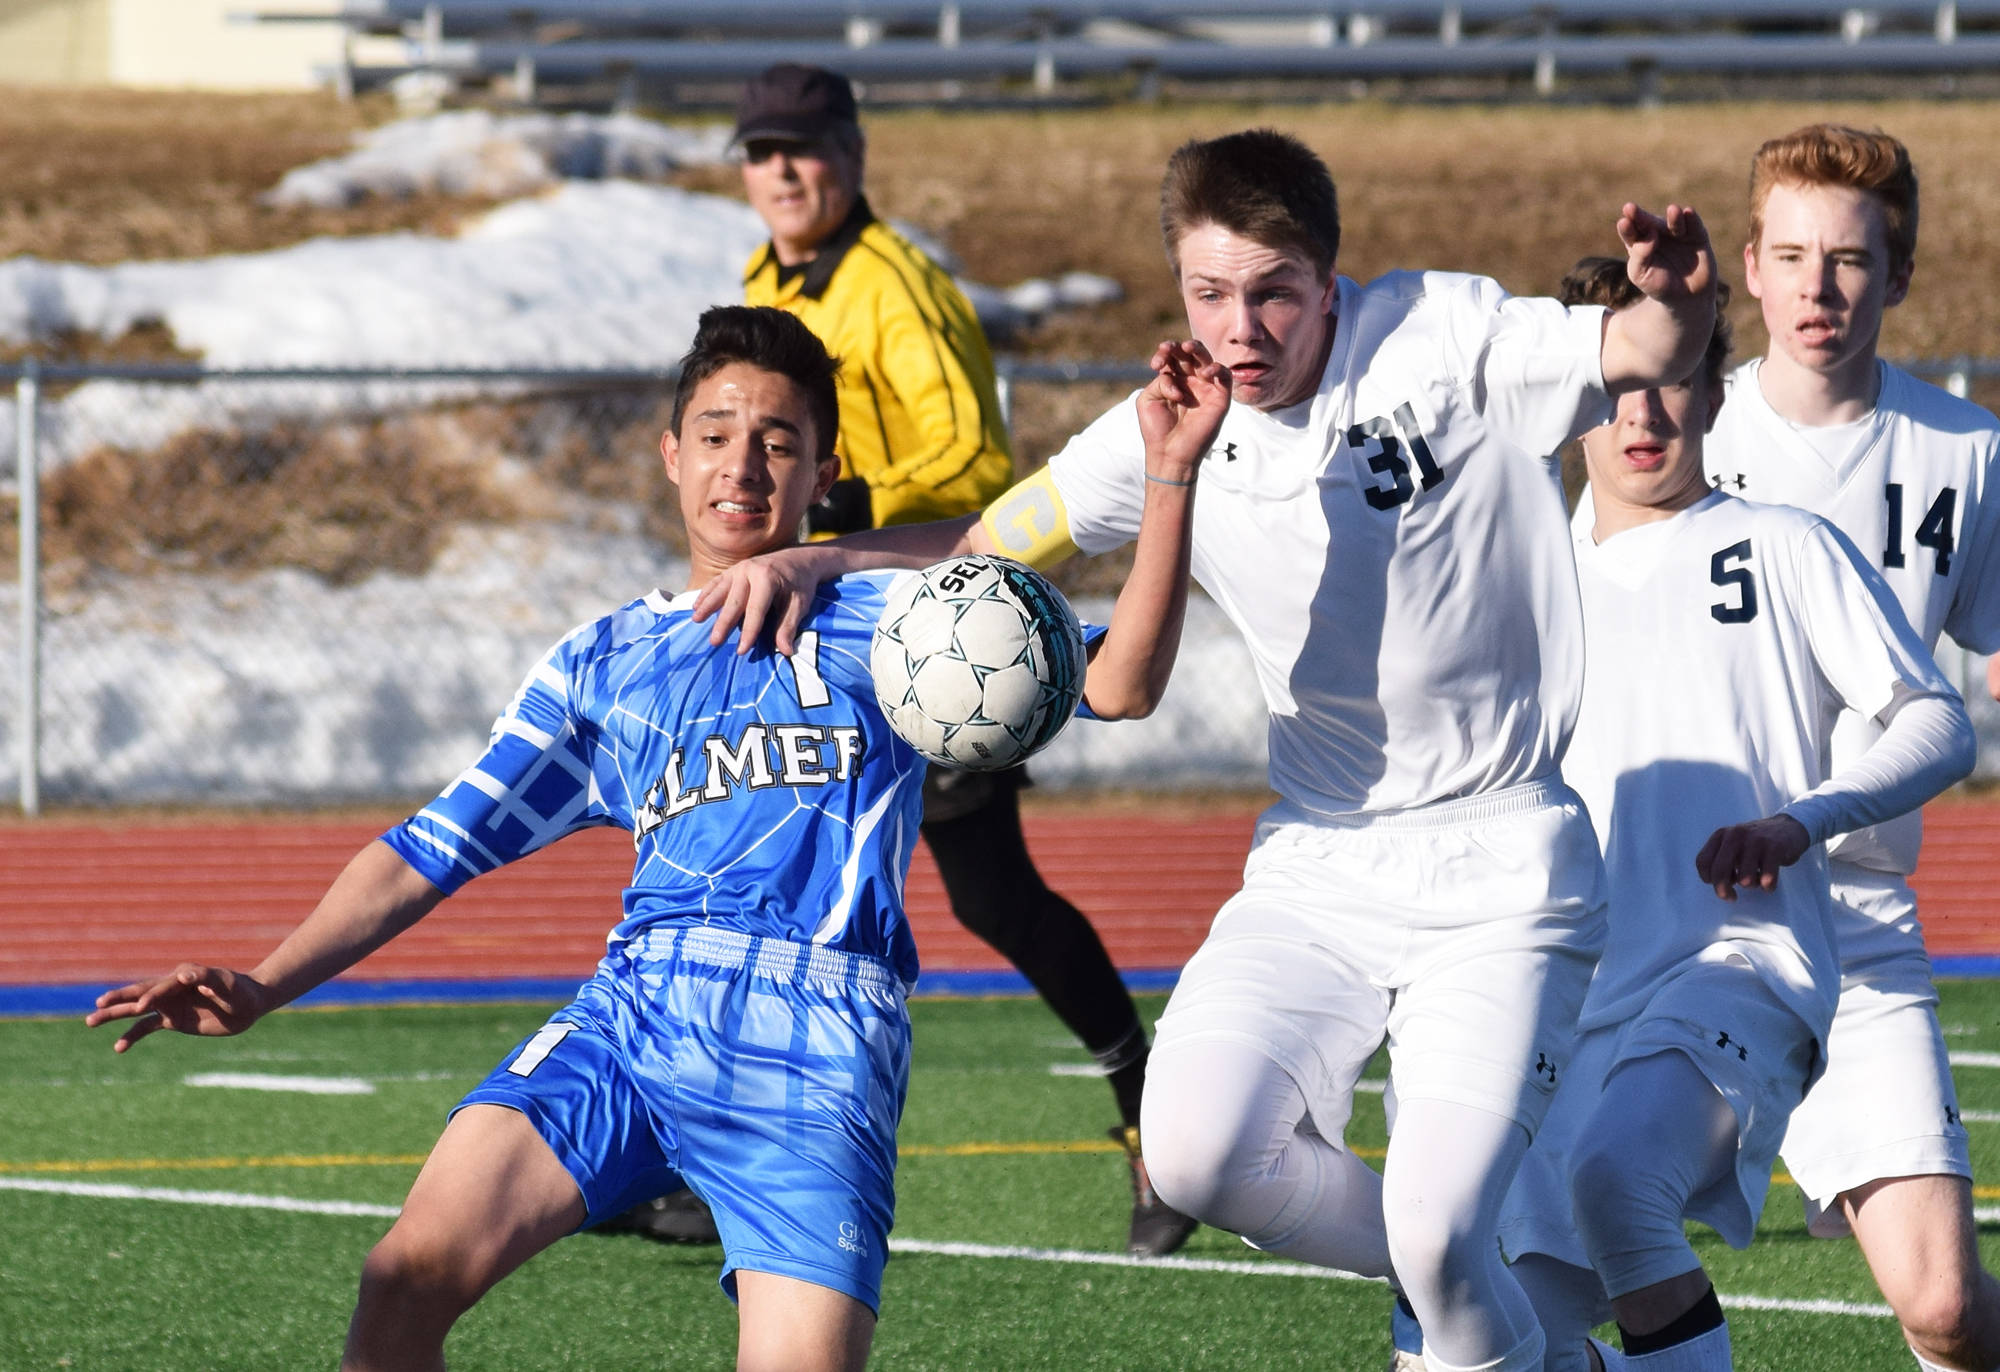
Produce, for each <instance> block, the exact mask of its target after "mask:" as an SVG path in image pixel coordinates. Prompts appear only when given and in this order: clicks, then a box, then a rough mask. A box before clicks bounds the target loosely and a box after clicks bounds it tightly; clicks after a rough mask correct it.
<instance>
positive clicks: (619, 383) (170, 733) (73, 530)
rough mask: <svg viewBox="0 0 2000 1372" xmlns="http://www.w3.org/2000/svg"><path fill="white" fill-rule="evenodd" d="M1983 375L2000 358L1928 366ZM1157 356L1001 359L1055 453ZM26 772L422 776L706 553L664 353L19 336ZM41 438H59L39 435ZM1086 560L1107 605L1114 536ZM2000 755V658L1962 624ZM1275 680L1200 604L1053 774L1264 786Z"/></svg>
mask: <svg viewBox="0 0 2000 1372" xmlns="http://www.w3.org/2000/svg"><path fill="white" fill-rule="evenodd" d="M1924 370H1925V371H1926V372H1927V373H1928V374H1930V375H1933V376H1935V377H1937V378H1939V379H1940V380H1943V381H1944V382H1945V383H1946V384H1948V385H1950V386H1951V387H1952V389H1954V390H1957V391H1958V392H1959V393H1961V394H1963V393H1965V392H1966V389H1967V387H1968V386H1969V385H1971V384H1973V383H1975V382H1977V381H1978V380H1980V379H1981V378H1982V377H2000V364H1984V363H1962V364H1956V365H1955V366H1946V365H1939V366H1931V367H1926V368H1925V369H1924ZM1145 375H1146V373H1145V370H1144V368H1143V367H1141V366H1138V365H1135V364H1096V365H1087V366H1062V365H1056V364H1027V363H1008V364H1005V365H1003V380H1004V389H1005V391H1006V397H1007V399H1008V401H1009V404H1010V418H1011V422H1012V424H1013V428H1014V431H1015V434H1016V438H1017V445H1016V446H1017V452H1018V453H1019V454H1020V456H1021V460H1022V463H1023V465H1024V466H1032V465H1035V464H1038V463H1039V462H1040V461H1042V460H1044V459H1045V458H1046V457H1047V455H1048V453H1049V452H1050V451H1052V450H1053V449H1054V448H1055V447H1056V446H1059V444H1060V443H1061V441H1062V440H1063V439H1064V438H1065V437H1067V435H1068V434H1070V433H1072V432H1074V431H1075V430H1076V429H1078V428H1080V427H1081V426H1082V425H1083V424H1084V423H1085V422H1087V421H1088V420H1089V419H1090V418H1091V417H1093V416H1094V415H1095V414H1096V413H1097V412H1099V411H1101V410H1102V409H1103V408H1104V407H1105V406H1106V405H1108V404H1109V403H1111V401H1112V400H1113V399H1114V398H1116V396H1117V395H1119V394H1121V393H1122V392H1123V391H1124V390H1125V389H1126V388H1128V387H1130V386H1131V385H1132V384H1134V382H1136V381H1137V380H1139V379H1141V378H1143V377H1144V376H1145ZM0 382H4V383H8V384H7V389H6V390H4V391H0V397H4V398H0V476H5V477H10V478H11V480H10V481H8V483H7V485H6V487H5V488H4V491H5V494H6V495H11V497H12V499H13V502H14V505H15V508H16V514H17V517H16V518H15V519H13V520H11V521H7V522H6V524H5V525H4V526H0V544H4V542H6V541H9V540H11V542H12V544H13V546H12V547H11V548H6V549H5V554H4V562H0V565H4V567H5V568H7V569H12V570H11V572H10V573H9V572H0V575H10V574H11V577H12V579H11V580H0V616H4V618H5V619H6V620H7V622H9V623H12V624H14V625H16V626H17V628H16V630H15V632H14V633H12V634H11V635H10V636H8V637H6V638H0V673H4V676H0V681H4V683H6V686H7V687H8V688H11V690H12V692H13V693H14V695H15V699H16V701H17V702H18V703H17V705H16V708H14V709H12V710H0V787H4V788H5V793H6V794H18V795H19V797H20V800H21V805H22V807H23V808H24V809H25V810H27V811H28V812H30V813H33V812H35V811H36V810H37V809H38V808H39V807H40V806H41V805H42V804H43V803H44V802H45V801H46V802H49V803H56V804H63V805H117V804H173V805H191V804H222V805H251V804H328V803H337V802H351V801H374V800H383V799H391V798H393V799H396V800H415V799H421V798H422V797H424V796H426V795H428V794H430V793H432V792H434V791H435V790H436V789H437V788H438V787H439V786H441V785H442V784H443V783H444V782H445V781H447V780H449V779H450V778H451V777H452V776H453V775H455V774H456V772H457V771H458V770H459V769H460V768H462V767H463V766H465V765H466V764H467V763H469V762H470V761H471V760H472V758H474V757H475V756H476V755H477V754H478V752H479V750H480V748H481V747H482V746H483V745H484V742H485V739H486V734H487V730H488V727H489V726H490V724H491V722H492V719H493V716H494V715H495V714H496V713H497V712H498V711H499V709H500V708H501V706H502V705H504V704H505V702H506V701H507V699H508V698H509V697H510V696H511V694H512V693H513V691H514V689H515V688H516V686H517V685H518V684H519V682H520V680H521V678H522V676H523V675H524V674H525V673H526V671H527V669H528V668H529V667H530V666H531V665H532V664H533V663H534V662H535V661H537V660H538V659H539V657H540V656H541V654H542V653H543V652H545V651H546V650H547V648H548V646H549V645H550V644H552V643H553V642H555V640H556V639H557V638H559V637H560V636H561V635H562V634H563V633H565V632H566V631H567V630H568V629H570V628H571V627H572V626H574V625H576V624H578V623H581V622H583V621H585V620H588V619H591V618H594V617H596V616H598V615H601V614H603V613H605V612H606V611H608V610H610V609H612V608H614V607H615V606H617V605H620V604H623V603H624V602H626V601H627V600H630V599H632V598H633V597H635V596H637V595H640V594H643V593H644V592H646V591H647V590H650V589H652V588H653V587H656V586H660V587H666V588H669V589H677V588H678V587H679V586H680V585H682V584H683V581H684V577H685V574H686V564H685V560H684V557H683V553H684V550H685V543H684V540H683V537H682V532H681V526H680V520H679V517H678V515H677V513H675V508H674V503H673V498H672V491H671V487H670V486H669V485H668V484H667V482H666V480H665V477H664V474H663V473H662V471H661V467H660V461H659V455H658V444H659V437H660V434H661V432H662V430H663V429H664V428H665V427H666V422H667V415H668V413H669V410H670V407H671V404H672V395H673V380H672V377H671V375H669V374H667V373H662V372H649V371H635V372H532V371H508V372H495V371H479V372H468V371H453V370H426V371H382V370H361V369H354V370H340V371H328V370H312V371H304V370H288V369H271V370H264V371H232V372H216V371H209V370H206V369H203V368H199V367H135V366H122V367H121V366H105V365H91V366H62V365H54V364H46V365H38V364H35V363H32V362H31V363H26V364H21V365H16V366H11V367H0ZM22 453H33V454H34V455H35V459H36V460H35V461H34V462H30V463H23V462H20V461H19V460H18V458H19V455H20V454H22ZM1076 562H1077V565H1075V566H1072V567H1067V568H1065V569H1064V570H1063V572H1062V573H1061V574H1060V579H1061V580H1062V581H1063V582H1064V584H1065V588H1066V589H1068V590H1070V591H1071V593H1072V594H1073V595H1074V596H1075V597H1076V598H1077V600H1078V604H1079V609H1080V610H1082V611H1083V612H1084V613H1085V615H1086V616H1090V617H1096V618H1099V619H1102V618H1103V617H1104V616H1106V615H1108V614H1109V611H1110V594H1111V593H1112V592H1113V591H1114V590H1115V588H1116V585H1117V583H1118V581H1119V579H1120V575H1121V569H1120V564H1118V563H1117V562H1116V561H1115V560H1113V561H1111V562H1110V564H1109V565H1108V566H1106V565H1103V564H1099V565H1097V566H1095V567H1093V566H1091V565H1089V564H1087V563H1086V562H1085V561H1084V560H1082V559H1078V560H1076ZM1945 660H1946V664H1947V667H1948V668H1950V669H1951V670H1952V671H1953V672H1954V675H1955V676H1956V677H1957V679H1959V680H1961V681H1964V682H1966V683H1967V684H1968V686H1969V687H1970V688H1971V689H1968V690H1967V697H1968V700H1969V701H1970V702H1971V703H1972V704H1973V706H1974V712H1975V719H1977V720H1978V721H1979V722H1980V725H1981V736H1982V739H1983V740H1984V741H1985V744H1986V747H1985V748H1984V749H1983V750H1982V751H1983V752H1985V753H1986V754H1987V756H1986V757H1984V758H1983V759H1982V762H1983V764H1984V765H1985V770H1988V771H1989V772H1992V771H1996V770H2000V765H1996V764H2000V710H1996V709H1995V708H1994V707H1993V706H1992V703H1991V702H1990V701H1988V700H1987V699H1986V697H1985V693H1984V690H1983V670H1984V662H1983V660H1981V659H1968V658H1965V657H1964V656H1963V655H1961V654H1957V653H1956V652H1955V650H1954V651H1951V652H1948V653H1947V654H1945ZM1263 769H1264V710H1263V704H1262V697H1261V694H1260V692H1259V690H1258V688H1257V685H1256V681H1255V678H1254V675H1253V672H1252V669H1251V666H1250V661H1249V656H1248V653H1247V652H1246V650H1245V649H1244V648H1243V645H1242V643H1241V641H1240V640H1239V639H1238V638H1237V637H1236V635H1235V633H1234V631H1233V630H1232V629H1231V628H1230V627H1229V626H1228V624H1227V623H1226V621H1225V620H1224V618H1223V616H1222V615H1221V613H1220V612H1219V611H1218V610H1217V609H1216V607H1215V606H1213V605H1212V604H1211V603H1209V602H1207V601H1206V600H1201V599H1197V601H1196V603H1195V604H1194V605H1193V606H1192V607H1191V610H1190V615H1189V621H1188V627H1187V633H1186V637H1185V642H1184V647H1183V651H1182V653H1181V657H1180V661H1179V664H1178V665H1177V667H1176V669H1175V676H1174V684H1173V686H1172V687H1171V689H1170V691H1169V693H1168V697H1167V700H1166V701H1165V703H1164V704H1163V706H1162V708H1161V710H1160V711H1159V712H1158V713H1157V714H1156V715H1154V716H1153V717H1152V718H1151V719H1148V720H1145V721H1141V722H1137V723H1129V724H1118V725H1103V724H1091V723H1081V724H1078V725H1077V726H1075V727H1073V728H1071V729H1070V730H1068V731H1067V732H1066V733H1065V734H1064V735H1063V737H1062V738H1061V739H1059V740H1058V741H1057V742H1056V743H1055V745H1053V747H1052V748H1051V749H1050V750H1049V751H1048V753H1046V754H1045V755H1044V756H1043V757H1042V758H1041V759H1040V760H1038V762H1037V764H1036V768H1035V770H1036V775H1037V777H1038V778H1040V779H1041V780H1042V781H1043V782H1044V783H1045V784H1049V785H1076V784H1090V785H1126V786H1143V787H1159V788H1166V787H1173V788H1190V787H1194V788H1203V787H1214V788H1237V787H1254V786H1257V785H1259V784H1260V783H1261V782H1262V779H1263Z"/></svg>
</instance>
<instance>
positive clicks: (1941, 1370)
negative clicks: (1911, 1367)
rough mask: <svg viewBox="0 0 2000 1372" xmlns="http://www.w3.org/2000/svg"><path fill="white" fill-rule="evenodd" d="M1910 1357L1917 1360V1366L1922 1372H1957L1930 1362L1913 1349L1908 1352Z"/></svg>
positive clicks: (1940, 1364)
mask: <svg viewBox="0 0 2000 1372" xmlns="http://www.w3.org/2000/svg"><path fill="white" fill-rule="evenodd" d="M1910 1356H1911V1357H1913V1358H1915V1359H1916V1360H1917V1366H1918V1367H1920V1368H1922V1369H1923V1372H1958V1369H1957V1368H1955V1367H1946V1366H1945V1365H1944V1364H1943V1363H1941V1362H1932V1361H1931V1360H1930V1359H1929V1358H1927V1357H1925V1356H1924V1355H1923V1354H1921V1353H1919V1352H1918V1351H1917V1350H1916V1349H1914V1348H1912V1349H1911V1350H1910Z"/></svg>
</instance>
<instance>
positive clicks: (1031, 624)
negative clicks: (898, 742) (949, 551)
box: [868, 554, 1084, 772]
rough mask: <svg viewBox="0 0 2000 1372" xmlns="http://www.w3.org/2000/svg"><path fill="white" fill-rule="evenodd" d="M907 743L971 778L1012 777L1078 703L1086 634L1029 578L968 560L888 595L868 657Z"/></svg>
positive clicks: (1013, 567) (983, 560) (935, 569)
mask: <svg viewBox="0 0 2000 1372" xmlns="http://www.w3.org/2000/svg"><path fill="white" fill-rule="evenodd" d="M868 666H869V670H870V671H871V672H872V673H873V674H874V677H875V699H876V702H877V703H878V704H879V705H881V707H882V713H883V714H884V715H887V716H888V718H889V726H890V727H891V728H893V729H894V730H895V731H896V732H897V733H898V734H899V735H901V736H902V738H903V741H904V742H906V743H908V744H909V745H910V746H911V747H912V748H915V749H916V750H917V751H918V752H919V753H921V754H923V755H924V756H925V757H927V758H929V759H930V760H931V761H932V762H939V763H943V764H944V765H945V766H947V767H959V768H964V769H966V770H968V771H976V772H991V771H998V770H999V769H1001V768H1003V767H1012V766H1014V765H1015V764H1017V763H1020V762H1024V761H1026V760H1027V758H1028V755H1029V754H1030V753H1033V752H1034V751H1036V750H1037V749H1039V748H1041V747H1042V746H1043V745H1044V744H1046V743H1047V742H1048V741H1049V740H1050V739H1052V738H1054V737H1055V736H1056V735H1057V734H1059V733H1061V732H1062V730H1063V726H1064V725H1066V724H1068V723H1069V721H1070V716H1071V715H1073V714H1075V713H1076V707H1077V702H1078V701H1079V700H1080V699H1081V698H1082V695H1083V673H1084V655H1083V630H1082V628H1081V627H1080V626H1079V625H1078V624H1077V622H1076V615H1075V614H1074V613H1073V612H1072V611H1071V610H1070V608H1069V602H1068V601H1066V600H1064V599H1063V597H1062V592H1060V591H1058V590H1057V589H1056V588H1055V587H1053V586H1051V585H1049V583H1048V582H1046V581H1044V580H1043V579H1042V578H1041V577H1040V576H1039V575H1037V574H1036V573H1035V572H1034V571H1033V570H1032V569H1031V568H1028V567H1025V566H1023V565H1021V564H1020V563H1018V562H1010V561H1009V560H1008V559H1006V558H1004V557H987V556H984V555H981V554H973V555H970V556H966V557H959V558H953V559H951V560H950V561H948V562H940V563H937V564H936V565H935V566H931V567H926V568H925V569H924V570H922V571H921V572H918V573H917V574H916V575H914V576H911V577H908V578H906V579H904V580H903V581H901V582H899V583H898V584H897V585H896V587H895V588H894V589H893V590H892V591H890V593H889V599H888V602H887V603H886V604H885V605H884V606H883V609H882V618H881V620H880V622H879V623H877V624H876V626H875V639H874V642H873V644H872V645H871V646H870V648H869V653H868Z"/></svg>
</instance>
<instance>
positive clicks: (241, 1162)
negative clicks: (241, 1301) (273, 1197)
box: [0, 1153, 429, 1173]
mask: <svg viewBox="0 0 2000 1372" xmlns="http://www.w3.org/2000/svg"><path fill="white" fill-rule="evenodd" d="M428 1156H429V1155H428V1154H425V1153H320V1154H297V1153H291V1154H280V1155H277V1156H275V1157H268V1158H84V1159H80V1160H79V1159H74V1158H63V1159H47V1160H42V1161H30V1162H5V1161H0V1172H15V1173H20V1172H70V1173H74V1172H226V1171H229V1170H231V1169H233V1168H237V1167H414V1166H418V1165H420V1164H421V1163H422V1162H423V1160H424V1159H425V1158H426V1157H428Z"/></svg>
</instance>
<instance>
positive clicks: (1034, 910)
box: [923, 768, 1139, 1056]
mask: <svg viewBox="0 0 2000 1372" xmlns="http://www.w3.org/2000/svg"><path fill="white" fill-rule="evenodd" d="M1024 780H1025V779H1024V778H1023V776H1022V774H1021V773H1020V772H1019V771H1018V770H1015V771H1008V772H958V773H951V772H945V771H943V770H942V769H939V768H932V769H931V777H930V781H929V783H928V784H927V785H926V786H925V788H924V800H925V807H924V824H923V836H924V842H925V843H927V844H929V845H930V850H931V856H932V857H933V858H934V859H936V861H937V866H938V873H939V875H940V876H942V877H943V878H944V889H945V894H946V895H947V896H948V897H950V899H951V912H952V914H954V915H956V916H957V917H958V922H959V923H960V924H963V925H964V926H965V927H966V928H968V929H970V930H971V931H972V932H973V933H975V934H977V935H979V937H980V938H981V939H983V940H985V941H986V943H987V944H988V945H990V946H991V947H992V948H993V949H994V951H995V952H997V953H999V954H1000V955H1001V956H1002V957H1004V958H1006V959H1007V961H1009V962H1011V963H1013V964H1014V966H1015V967H1017V968H1019V969H1020V971H1021V974H1022V975H1023V976H1025V977H1027V979H1028V981H1029V983H1030V984H1031V985H1032V986H1033V987H1034V988H1035V990H1036V991H1037V992H1039V993H1040V994H1041V997H1042V999H1043V1000H1045V1001H1047V1002H1048V1004H1049V1008H1050V1009H1051V1010H1053V1011H1055V1012H1056V1016H1057V1018H1059V1019H1060V1020H1062V1022H1063V1023H1064V1024H1066V1025H1068V1026H1069V1029H1070V1032H1071V1033H1073V1034H1075V1035H1076V1036H1077V1037H1078V1038H1080V1039H1082V1040H1083V1044H1084V1047H1086V1048H1088V1049H1089V1050H1090V1051H1091V1052H1092V1053H1095V1054H1099V1055H1100V1056H1101V1055H1102V1054H1104V1053H1106V1052H1108V1051H1110V1050H1112V1049H1115V1048H1118V1047H1119V1046H1120V1045H1121V1044H1123V1043H1124V1042H1125V1041H1126V1040H1127V1039H1129V1038H1130V1036H1131V1035H1132V1032H1133V1031H1134V1030H1135V1029H1137V1028H1138V1027H1139V1012H1138V1010H1137V1008H1136V1007H1134V1006H1133V1004H1132V997H1131V994H1130V993H1129V992H1127V991H1126V989H1125V983H1124V982H1123V981H1122V980H1120V978H1119V976H1118V969H1117V968H1115V967H1113V966H1112V965H1111V955H1110V954H1109V953H1107V952H1105V951H1104V943H1103V941H1102V940H1101V939H1099V938H1098V937H1097V930H1095V929H1093V928H1092V927H1091V925H1090V921H1089V920H1087V919H1085V918H1084V917H1083V914H1082V912H1081V911H1079V910H1078V909H1077V908H1076V907H1075V906H1074V905H1071V904H1070V903H1069V902H1068V901H1066V900H1064V899H1063V898H1062V897H1061V896H1059V895H1057V894H1056V893H1055V892H1054V891H1052V890H1050V889H1049V886H1048V883H1047V882H1045V881H1043V880H1042V874H1041V873H1040V872H1038V871H1036V870H1035V864H1034V860H1033V859H1032V858H1030V857H1029V856H1028V844H1027V840H1026V839H1025V838H1024V837H1023V836H1022V834H1021V807H1020V799H1019V795H1018V793H1019V791H1020V788H1021V786H1022V785H1023V784H1024Z"/></svg>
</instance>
